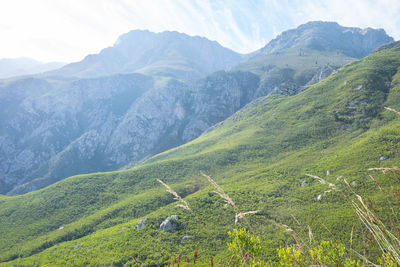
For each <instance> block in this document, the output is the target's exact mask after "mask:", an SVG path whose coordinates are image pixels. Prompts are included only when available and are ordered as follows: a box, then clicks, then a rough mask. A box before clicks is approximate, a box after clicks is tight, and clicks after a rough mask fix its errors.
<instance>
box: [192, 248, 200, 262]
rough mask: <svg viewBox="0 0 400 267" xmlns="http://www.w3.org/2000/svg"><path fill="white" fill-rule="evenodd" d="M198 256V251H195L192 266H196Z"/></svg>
mask: <svg viewBox="0 0 400 267" xmlns="http://www.w3.org/2000/svg"><path fill="white" fill-rule="evenodd" d="M198 254H199V251H198V250H195V251H194V253H193V264H196V260H197V257H198Z"/></svg>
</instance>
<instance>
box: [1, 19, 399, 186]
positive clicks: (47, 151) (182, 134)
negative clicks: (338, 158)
mask: <svg viewBox="0 0 400 267" xmlns="http://www.w3.org/2000/svg"><path fill="white" fill-rule="evenodd" d="M321 32H322V33H324V34H321ZM330 33H331V34H330ZM339 33H341V34H342V35H343V36H348V35H349V36H351V38H353V39H355V40H358V42H355V45H354V46H353V47H352V49H356V50H357V49H358V50H362V51H370V52H371V51H372V50H373V49H375V48H377V47H378V46H380V45H382V44H384V43H387V42H389V41H392V38H391V37H389V36H387V35H386V34H384V32H383V31H382V30H372V29H368V30H365V31H364V34H362V33H363V31H362V30H360V29H358V30H356V29H354V28H345V27H341V26H340V25H338V24H336V23H325V22H311V23H308V24H305V25H302V26H300V27H299V28H297V29H295V30H290V31H288V32H285V33H283V34H282V35H280V36H278V37H277V38H276V39H274V40H272V41H271V42H269V43H268V44H267V45H266V46H265V47H264V48H262V49H260V50H259V51H257V52H255V53H252V54H251V56H247V57H248V58H249V57H250V58H249V59H247V60H245V58H246V56H241V55H239V54H237V53H235V52H233V51H231V50H229V49H226V48H223V47H222V46H220V45H219V44H218V43H216V42H212V41H209V40H207V39H205V38H200V37H190V36H188V35H185V34H179V33H177V32H163V33H159V34H155V33H151V32H148V31H141V30H137V31H132V32H129V33H127V34H125V35H122V36H121V37H120V38H119V39H118V41H117V42H116V44H115V45H114V46H113V47H110V48H106V49H104V50H102V51H101V52H100V53H99V54H97V55H90V56H87V57H86V58H85V59H83V60H82V61H80V62H77V63H71V64H68V65H66V66H64V67H62V68H60V69H58V70H55V71H50V72H47V73H44V74H40V75H36V76H32V77H24V78H20V79H11V80H10V79H9V80H5V81H4V82H2V84H1V88H0V103H1V105H2V106H3V107H5V108H3V109H2V110H1V112H0V118H1V126H0V140H1V142H0V159H1V166H0V170H1V171H0V185H1V186H0V188H1V191H0V192H1V193H3V194H5V193H8V194H20V193H24V192H28V191H31V190H35V189H38V188H42V187H44V186H47V185H49V184H51V183H54V182H56V181H58V180H60V179H63V178H66V177H68V176H71V175H74V174H80V173H90V172H97V171H109V170H115V169H119V168H122V167H124V166H125V165H127V166H134V165H135V164H137V163H138V162H140V161H142V160H143V159H145V158H147V157H149V156H151V155H155V154H157V153H160V152H162V151H165V150H167V149H170V148H173V147H175V146H178V145H181V144H184V143H186V142H188V141H190V140H192V139H194V138H196V137H198V136H199V135H201V134H202V133H203V132H204V131H206V130H207V129H208V128H209V127H211V126H213V125H214V124H216V123H218V122H220V121H223V120H224V119H226V118H228V117H229V116H231V115H232V114H234V113H235V112H236V111H238V110H239V109H240V108H242V107H244V106H245V105H246V104H248V103H250V102H251V101H252V100H254V99H256V98H258V97H260V96H265V95H269V94H296V93H298V92H300V91H301V90H303V89H304V88H305V87H306V86H308V85H310V84H312V83H315V82H318V81H319V80H321V79H323V78H325V77H327V76H328V75H329V74H330V73H332V72H333V71H335V70H336V69H337V68H339V67H340V66H343V65H345V64H347V63H349V62H352V61H353V60H355V59H356V56H357V55H356V54H354V53H351V51H350V50H349V47H348V46H343V43H342V42H339V44H340V45H339V44H338V43H332V44H331V45H330V46H326V49H325V50H322V49H321V47H319V48H318V47H317V48H315V47H310V46H309V44H315V43H316V42H320V43H321V45H322V44H323V43H324V42H327V43H331V42H330V41H331V40H332V39H335V38H337V36H338V34H339ZM339 35H340V34H339ZM353 35H354V36H353ZM289 36H291V37H292V39H293V40H295V41H293V42H292V43H289V42H288V41H287V40H288V39H290V37H289ZM343 36H342V38H344V37H343ZM363 37H364V39H365V40H364V39H363ZM304 40H306V41H304ZM276 44H285V45H282V47H278V46H277V45H276ZM366 44H367V45H366ZM272 47H274V48H272ZM149 51H151V53H150V52H149ZM267 51H269V52H267ZM363 53H366V52H363ZM192 62H196V63H195V64H192ZM235 64H236V66H235ZM171 66H172V67H171ZM184 66H186V67H184ZM177 68H181V69H185V71H184V72H180V71H179V72H176V69H177ZM229 68H231V70H230V71H226V70H227V69H229ZM224 69H225V70H224ZM144 70H152V71H149V72H148V71H144ZM216 70H221V71H219V72H215V71H216ZM213 72H214V73H213ZM116 73H119V74H116ZM181 74H182V75H181ZM101 75H103V76H101ZM94 76H95V77H94ZM97 76H99V77H97ZM79 77H84V78H79ZM200 77H202V78H200ZM196 78H197V80H196Z"/></svg>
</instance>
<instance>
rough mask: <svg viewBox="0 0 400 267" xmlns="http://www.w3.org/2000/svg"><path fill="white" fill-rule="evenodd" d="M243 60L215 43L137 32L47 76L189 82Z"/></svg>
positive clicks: (174, 33) (184, 37)
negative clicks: (124, 76) (141, 76)
mask: <svg viewBox="0 0 400 267" xmlns="http://www.w3.org/2000/svg"><path fill="white" fill-rule="evenodd" d="M241 61H242V56H241V55H240V54H238V53H236V52H234V51H232V50H230V49H228V48H225V47H222V46H221V45H220V44H218V43H217V42H215V41H210V40H208V39H206V38H202V37H198V36H195V37H192V36H188V35H186V34H183V33H178V32H170V31H165V32H161V33H153V32H150V31H147V30H134V31H131V32H128V33H126V34H123V35H121V36H120V37H119V38H118V40H117V42H116V43H115V44H114V45H113V46H112V47H108V48H105V49H103V50H102V51H101V52H100V53H99V54H95V55H88V56H87V57H85V58H84V59H83V60H82V61H80V62H76V63H71V64H68V65H66V66H64V67H63V68H61V69H59V70H56V71H52V72H50V73H49V74H48V75H63V76H73V77H81V78H82V77H85V78H87V77H98V76H104V75H111V74H117V73H133V72H137V73H143V74H149V75H157V76H168V77H173V78H176V79H183V80H186V81H193V80H196V79H200V78H203V77H204V76H206V75H207V74H210V73H213V72H215V71H219V70H228V69H230V68H231V67H232V66H234V65H236V64H238V63H239V62H241Z"/></svg>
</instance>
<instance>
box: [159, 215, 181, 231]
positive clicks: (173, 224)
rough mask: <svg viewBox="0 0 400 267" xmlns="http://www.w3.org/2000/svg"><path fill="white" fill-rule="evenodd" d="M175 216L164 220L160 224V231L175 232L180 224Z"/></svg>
mask: <svg viewBox="0 0 400 267" xmlns="http://www.w3.org/2000/svg"><path fill="white" fill-rule="evenodd" d="M178 219H179V218H178V216H177V215H171V216H169V217H168V218H166V219H165V220H164V221H163V222H162V223H161V224H160V229H161V230H163V231H165V232H172V231H175V230H176V229H177V228H178V227H179V225H180V222H179V220H178Z"/></svg>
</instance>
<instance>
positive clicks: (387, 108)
mask: <svg viewBox="0 0 400 267" xmlns="http://www.w3.org/2000/svg"><path fill="white" fill-rule="evenodd" d="M384 108H385V109H386V110H389V111H392V112H394V113H396V114H397V115H400V112H398V111H397V110H395V109H394V108H389V107H384Z"/></svg>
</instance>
